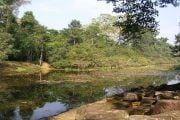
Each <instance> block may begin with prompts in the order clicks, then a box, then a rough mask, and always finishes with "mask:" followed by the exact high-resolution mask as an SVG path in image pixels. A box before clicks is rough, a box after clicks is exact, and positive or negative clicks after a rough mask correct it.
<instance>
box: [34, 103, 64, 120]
mask: <svg viewBox="0 0 180 120" xmlns="http://www.w3.org/2000/svg"><path fill="white" fill-rule="evenodd" d="M66 110H67V106H66V105H64V104H62V103H60V102H57V101H56V102H52V103H49V102H47V103H45V105H44V106H43V107H41V108H37V109H35V110H34V111H33V115H32V117H31V120H39V119H41V118H46V117H49V116H53V115H57V114H58V113H62V112H64V111H66Z"/></svg>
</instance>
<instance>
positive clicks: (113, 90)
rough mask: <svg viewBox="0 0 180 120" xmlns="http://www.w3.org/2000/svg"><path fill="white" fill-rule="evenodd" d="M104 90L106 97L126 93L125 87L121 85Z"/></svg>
mask: <svg viewBox="0 0 180 120" xmlns="http://www.w3.org/2000/svg"><path fill="white" fill-rule="evenodd" d="M104 92H105V95H106V97H112V96H115V95H121V94H122V93H124V89H123V88H122V87H120V86H113V87H109V88H105V89H104Z"/></svg>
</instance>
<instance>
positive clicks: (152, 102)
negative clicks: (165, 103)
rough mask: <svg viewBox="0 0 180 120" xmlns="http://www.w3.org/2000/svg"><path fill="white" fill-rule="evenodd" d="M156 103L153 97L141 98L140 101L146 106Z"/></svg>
mask: <svg viewBox="0 0 180 120" xmlns="http://www.w3.org/2000/svg"><path fill="white" fill-rule="evenodd" d="M155 102H156V98H154V97H143V98H142V100H141V103H142V104H144V103H148V104H154V103H155Z"/></svg>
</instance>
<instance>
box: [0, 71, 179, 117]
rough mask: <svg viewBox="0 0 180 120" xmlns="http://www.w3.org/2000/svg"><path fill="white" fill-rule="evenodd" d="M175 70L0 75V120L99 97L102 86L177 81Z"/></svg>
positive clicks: (62, 109)
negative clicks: (159, 71)
mask: <svg viewBox="0 0 180 120" xmlns="http://www.w3.org/2000/svg"><path fill="white" fill-rule="evenodd" d="M179 73H180V72H179V71H172V72H161V73H160V74H156V75H154V74H150V75H147V74H132V75H129V74H120V73H119V72H118V71H116V72H115V71H114V72H110V71H109V72H98V71H96V72H63V71H54V72H51V73H48V74H46V75H43V74H41V73H38V74H33V75H18V76H0V120H40V119H41V120H43V118H47V117H50V116H53V115H57V114H60V113H62V112H65V111H67V110H68V109H71V108H75V107H78V106H80V105H83V104H87V103H90V102H94V101H97V100H99V99H102V98H103V97H104V96H105V92H104V89H105V88H108V87H111V86H123V87H124V86H125V87H128V88H130V87H137V86H148V85H160V84H162V83H167V84H175V83H178V82H180V76H179V75H178V74H179Z"/></svg>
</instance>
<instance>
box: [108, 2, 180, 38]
mask: <svg viewBox="0 0 180 120" xmlns="http://www.w3.org/2000/svg"><path fill="white" fill-rule="evenodd" d="M105 1H107V2H108V3H109V2H112V3H113V4H114V9H113V11H114V12H116V13H122V14H124V15H125V19H124V18H121V17H120V18H119V21H118V22H117V23H116V25H117V26H120V27H121V28H122V33H123V36H125V38H126V39H125V40H126V41H128V40H130V38H132V37H141V33H144V30H147V29H148V31H156V30H157V26H158V22H157V21H156V19H155V18H156V17H157V16H158V10H157V9H156V6H159V7H166V6H167V5H168V4H172V5H174V6H178V5H179V2H178V1H179V0H105Z"/></svg>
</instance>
